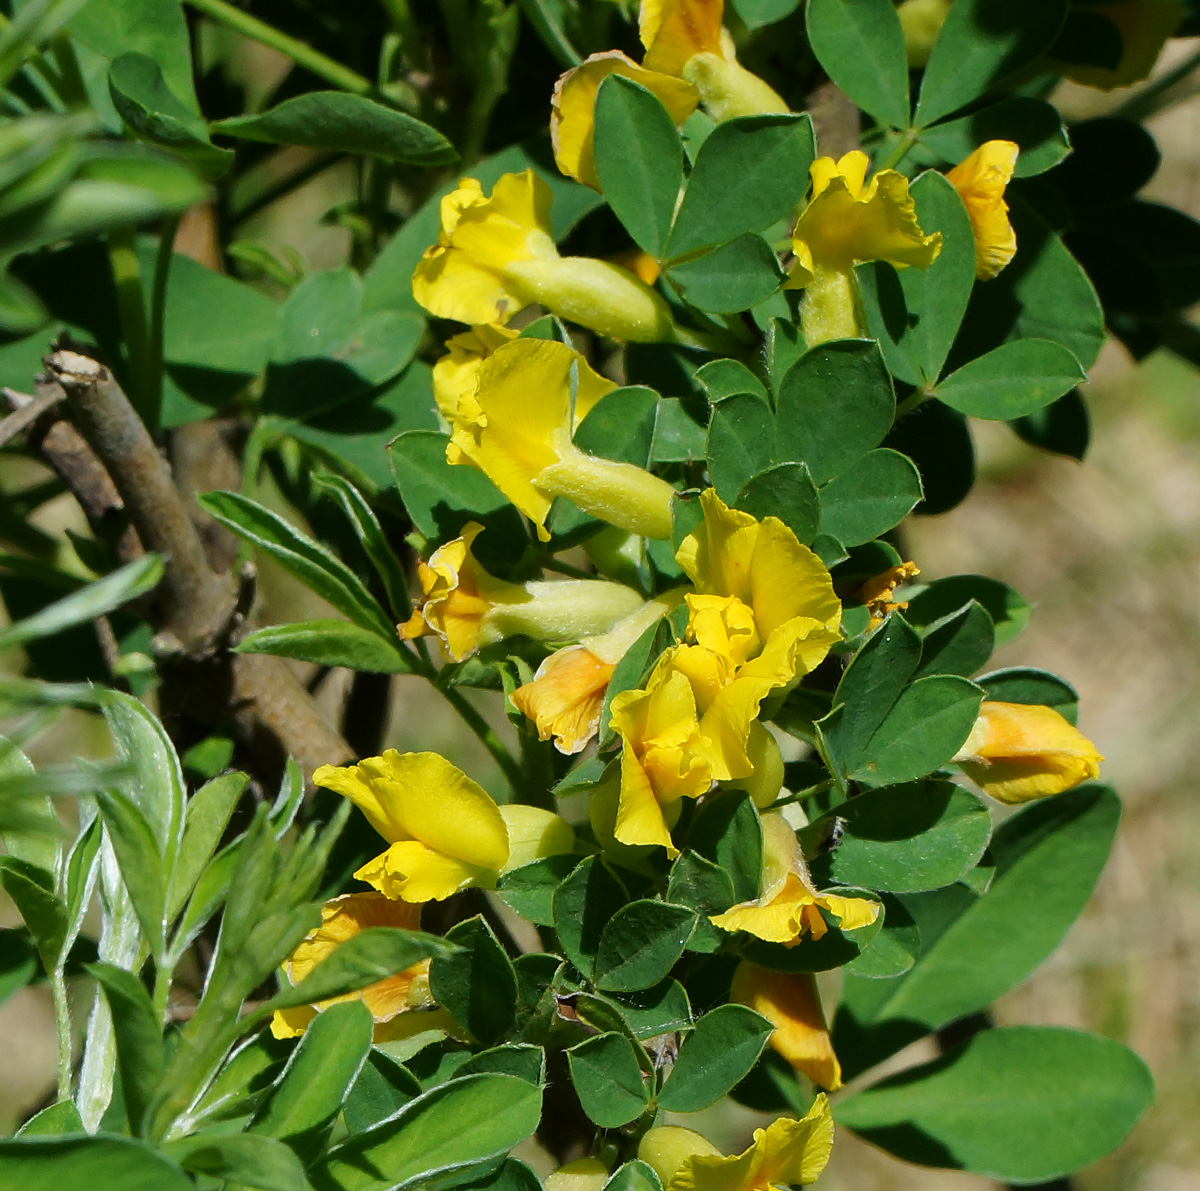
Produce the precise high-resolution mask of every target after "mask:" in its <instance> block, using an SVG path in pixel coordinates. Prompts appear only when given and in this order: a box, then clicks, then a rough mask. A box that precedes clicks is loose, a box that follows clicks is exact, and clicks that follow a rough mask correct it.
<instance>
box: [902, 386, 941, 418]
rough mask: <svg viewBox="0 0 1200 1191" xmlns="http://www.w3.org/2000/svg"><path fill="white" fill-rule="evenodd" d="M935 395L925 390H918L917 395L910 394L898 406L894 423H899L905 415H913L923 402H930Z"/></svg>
mask: <svg viewBox="0 0 1200 1191" xmlns="http://www.w3.org/2000/svg"><path fill="white" fill-rule="evenodd" d="M932 396H933V394H932V393H930V392H928V391H927V390H925V389H918V390H917V391H916V392H915V393H910V394H909V395H908V396H907V397H905V398H904V400H903V401H901V402H900V404H899V405H897V406H896V417H895V419H894V421H896V422H898V421H900V419H901V418H902V417H904V415H905V414H907V413H911V412H912V411H913V410H914V409H916V408H917V406H918V405H920V404H921V402H923V401H928V400H929V398H930V397H932Z"/></svg>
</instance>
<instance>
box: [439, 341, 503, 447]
mask: <svg viewBox="0 0 1200 1191" xmlns="http://www.w3.org/2000/svg"><path fill="white" fill-rule="evenodd" d="M516 337H517V332H516V331H510V330H509V329H508V328H507V327H498V326H491V325H490V324H488V323H484V324H482V325H481V326H478V327H472V328H471V329H470V330H469V331H464V332H463V333H462V334H461V335H452V336H451V337H450V338H449V339H447V340H446V349H447V352H446V355H444V356H443V357H442V358H441V359H440V360H438V362H437V363H436V364H434V366H433V399H434V401H436V402H437V406H438V409H439V410H441V411H442V417H444V418H445V419H446V421H447V422H448V423H449V424H450V425H451V426H455V425H457V424H458V423H459V422H475V421H478V419H479V403H478V402H477V401H476V400H475V386H476V384H477V383H478V382H479V365H480V364H481V363H483V360H484V358H485V357H486V356H490V355H491V354H492V352H494V351H495V350H496V348H498V347H500V346H501V345H503V344H505V343H510V342H512V340H514V339H516Z"/></svg>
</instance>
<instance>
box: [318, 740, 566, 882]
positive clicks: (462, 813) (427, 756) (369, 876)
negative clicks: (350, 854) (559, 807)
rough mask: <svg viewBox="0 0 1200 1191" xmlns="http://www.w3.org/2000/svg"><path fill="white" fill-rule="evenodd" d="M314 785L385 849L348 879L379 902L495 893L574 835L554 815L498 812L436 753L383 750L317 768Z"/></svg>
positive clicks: (530, 810)
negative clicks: (352, 810)
mask: <svg viewBox="0 0 1200 1191" xmlns="http://www.w3.org/2000/svg"><path fill="white" fill-rule="evenodd" d="M313 782H314V783H315V784H316V785H318V786H323V787H325V789H327V790H333V791H334V792H335V793H337V794H341V795H343V796H345V797H346V798H349V799H350V801H351V802H353V803H354V805H355V806H357V807H358V809H359V810H360V811H362V812H363V814H364V815H366V817H367V820H368V822H369V823H370V824H371V826H372V827H374V828H375V830H376V831H378V832H379V834H380V835H381V836H383V838H384V839H385V840H386V841H387V842H388V844H389V845H390V847H389V848H388V849H387V851H385V852H383V853H381V854H380V855H379V856H376V857H375V858H374V859H373V860H369V861H367V863H366V864H364V865H363V867H362V868H360V869H359V870H358V872H356V873H355V874H354V875H355V876H356V877H357V878H358V879H359V880H360V881H365V882H366V883H367V884H368V885H372V886H374V887H375V888H376V889H378V890H379V892H380V893H382V894H384V896H386V897H390V898H400V899H402V900H404V901H406V902H426V901H440V900H442V899H443V898H447V897H449V896H450V895H451V894H453V893H457V892H458V891H459V890H460V889H465V888H466V887H467V886H469V885H480V886H483V887H484V888H494V886H495V882H496V878H497V876H498V875H499V874H500V873H501V872H505V871H507V870H508V869H509V868H514V867H518V866H519V865H521V864H528V863H529V862H530V861H532V860H535V859H537V858H538V857H539V856H549V855H554V854H556V853H561V852H570V851H572V850H573V849H574V843H575V836H574V832H573V831H572V830H571V828H570V827H569V826H568V825H567V824H566V823H565V822H564V821H563V820H562V819H560V818H559V817H558V816H557V815H555V814H552V813H551V812H550V811H542V810H539V809H538V808H536V807H526V806H505V807H498V806H497V805H496V803H495V802H494V801H493V800H492V798H491V796H490V795H489V794H488V793H487V792H486V791H485V790H484V789H483V788H482V787H481V786H479V785H478V784H477V783H475V782H473V781H472V780H471V779H470V778H469V777H467V775H466V774H465V773H463V772H462V770H460V769H458V768H456V767H455V766H454V765H451V764H450V762H449V761H447V760H446V759H445V758H444V757H441V756H439V755H438V754H437V753H403V754H401V753H398V752H397V751H396V750H395V749H388V751H387V752H385V753H384V754H383V755H382V756H381V757H368V758H366V759H365V760H362V761H360V762H359V763H358V764H357V765H348V766H344V767H342V768H334V766H332V765H322V766H321V768H320V769H318V770H317V771H316V773H314V774H313ZM516 837H519V841H520V850H519V854H517V849H515V848H514V846H513V844H514V840H515V838H516Z"/></svg>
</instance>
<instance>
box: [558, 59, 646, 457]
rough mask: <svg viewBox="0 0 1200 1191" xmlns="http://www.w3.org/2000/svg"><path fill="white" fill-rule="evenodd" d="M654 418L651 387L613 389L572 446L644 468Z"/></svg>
mask: <svg viewBox="0 0 1200 1191" xmlns="http://www.w3.org/2000/svg"><path fill="white" fill-rule="evenodd" d="M618 77H619V76H618ZM657 418H658V394H657V393H656V392H655V391H654V390H653V389H648V388H646V387H645V386H644V385H627V386H625V387H624V388H620V389H613V390H612V391H611V392H608V393H606V394H605V395H604V400H603V401H600V402H597V403H596V405H595V406H593V407H592V409H591V410H589V411H588V415H587V417H586V418H584V419H583V421H582V422H580V423H579V426H578V427H577V429H576V430H575V434H574V436H573V437H574V440H575V445H576V446H577V447H579V448H580V449H581V450H584V451H589V452H590V453H591V454H593V455H601V456H603V457H604V458H605V459H615V460H617V462H619V463H634V464H636V465H637V466H638V467H645V466H647V464H648V463H649V462H650V447H651V444H652V443H653V441H654V424H655V422H656V420H657Z"/></svg>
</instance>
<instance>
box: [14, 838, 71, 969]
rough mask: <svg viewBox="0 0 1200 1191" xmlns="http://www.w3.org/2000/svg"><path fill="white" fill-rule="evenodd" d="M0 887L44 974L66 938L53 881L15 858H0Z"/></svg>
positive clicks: (62, 911) (63, 912) (55, 961)
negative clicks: (18, 916)
mask: <svg viewBox="0 0 1200 1191" xmlns="http://www.w3.org/2000/svg"><path fill="white" fill-rule="evenodd" d="M0 886H3V887H4V892H5V893H7V894H8V896H9V897H11V898H12V900H13V902H14V903H15V904H16V907H17V909H18V910H19V911H20V913H21V917H22V918H23V919H24V921H25V925H26V926H27V927H29V933H30V934H31V935H32V936H33V941H34V943H35V944H36V945H37V950H38V955H40V956H41V959H42V964H43V966H44V967H45V969H46V971H47V972H52V971H53V970H54V968H55V967H56V965H57V964H58V960H59V955H60V953H61V952H62V948H63V943H64V941H65V940H66V937H67V927H68V923H67V908H66V906H65V905H63V903H62V900H61V899H60V898H59V897H58V896H56V894H55V893H54V878H53V877H52V876H51V875H50V873H48V872H47V871H46V870H45V869H42V868H38V866H37V865H35V864H30V863H28V862H27V861H24V860H18V859H17V858H16V857H15V856H0Z"/></svg>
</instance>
